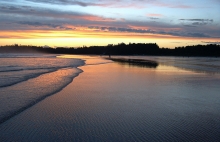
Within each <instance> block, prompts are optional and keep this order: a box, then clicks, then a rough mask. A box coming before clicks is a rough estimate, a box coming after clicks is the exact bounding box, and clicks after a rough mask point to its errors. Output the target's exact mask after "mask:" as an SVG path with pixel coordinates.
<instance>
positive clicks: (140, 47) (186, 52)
mask: <svg viewBox="0 0 220 142" xmlns="http://www.w3.org/2000/svg"><path fill="white" fill-rule="evenodd" d="M0 53H50V54H88V55H108V56H109V55H151V56H186V57H190V56H200V57H220V45H217V44H208V45H192V46H184V47H175V48H174V49H170V48H160V47H159V46H158V45H157V44H156V43H130V44H125V43H119V44H116V45H113V44H109V45H107V46H90V47H86V46H83V47H78V48H73V47H72V48H65V47H57V48H51V47H48V46H28V45H18V44H15V45H6V46H1V47H0Z"/></svg>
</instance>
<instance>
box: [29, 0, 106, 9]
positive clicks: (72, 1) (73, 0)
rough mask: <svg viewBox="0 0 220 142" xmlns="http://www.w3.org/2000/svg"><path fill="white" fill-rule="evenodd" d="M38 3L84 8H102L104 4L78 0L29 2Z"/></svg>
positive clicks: (35, 0)
mask: <svg viewBox="0 0 220 142" xmlns="http://www.w3.org/2000/svg"><path fill="white" fill-rule="evenodd" d="M27 1H31V2H36V3H49V4H62V5H79V6H82V7H86V6H102V4H98V3H92V2H83V1H77V0H27Z"/></svg>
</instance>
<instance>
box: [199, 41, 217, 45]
mask: <svg viewBox="0 0 220 142" xmlns="http://www.w3.org/2000/svg"><path fill="white" fill-rule="evenodd" d="M202 43H207V44H219V45H220V42H219V41H216V42H213V41H202Z"/></svg>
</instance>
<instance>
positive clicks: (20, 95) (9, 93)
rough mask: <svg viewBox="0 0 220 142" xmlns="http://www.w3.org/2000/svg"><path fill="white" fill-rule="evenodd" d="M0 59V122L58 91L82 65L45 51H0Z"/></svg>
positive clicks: (74, 60) (74, 75) (76, 73)
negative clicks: (1, 52) (38, 52)
mask: <svg viewBox="0 0 220 142" xmlns="http://www.w3.org/2000/svg"><path fill="white" fill-rule="evenodd" d="M0 62H1V65H0V108H1V109H0V123H3V122H4V121H6V120H8V119H9V118H11V117H13V116H14V115H16V114H18V113H20V112H22V111H23V110H25V109H27V108H29V107H31V106H32V105H34V104H35V103H37V102H39V101H40V100H42V99H44V98H45V97H47V96H49V95H52V94H54V93H56V92H58V91H60V90H61V89H62V88H63V87H65V86H66V85H67V84H69V83H70V82H71V81H72V79H73V78H74V77H76V76H77V75H78V74H79V73H81V72H82V71H81V70H79V69H77V67H78V66H80V65H83V64H84V62H83V61H82V60H80V59H61V58H56V56H55V55H53V56H51V55H45V54H0Z"/></svg>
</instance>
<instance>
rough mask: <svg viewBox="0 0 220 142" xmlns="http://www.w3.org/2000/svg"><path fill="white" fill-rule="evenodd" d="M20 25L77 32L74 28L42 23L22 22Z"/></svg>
mask: <svg viewBox="0 0 220 142" xmlns="http://www.w3.org/2000/svg"><path fill="white" fill-rule="evenodd" d="M18 24H24V25H29V26H34V27H44V26H46V27H49V28H53V29H62V30H75V29H73V28H68V27H65V26H62V25H56V24H48V23H40V22H30V21H21V22H18Z"/></svg>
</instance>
